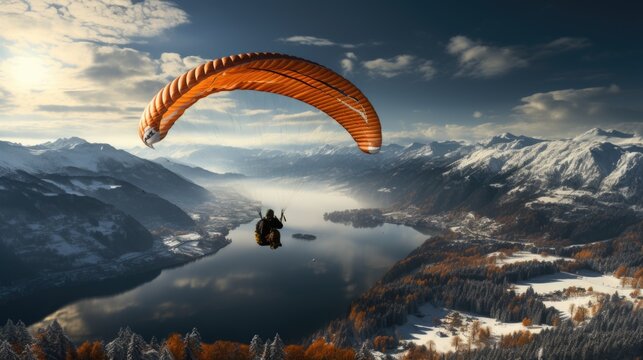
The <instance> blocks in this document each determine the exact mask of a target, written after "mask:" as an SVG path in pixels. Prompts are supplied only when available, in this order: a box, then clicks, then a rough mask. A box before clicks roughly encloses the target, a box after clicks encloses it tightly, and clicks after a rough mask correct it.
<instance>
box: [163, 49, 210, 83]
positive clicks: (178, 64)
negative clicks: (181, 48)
mask: <svg viewBox="0 0 643 360" xmlns="http://www.w3.org/2000/svg"><path fill="white" fill-rule="evenodd" d="M206 61H208V60H206V59H203V58H201V57H198V56H186V57H181V55H179V54H177V53H163V54H161V58H160V64H161V71H162V72H163V75H165V76H168V77H171V78H175V77H177V76H179V75H181V74H183V73H184V72H186V71H188V70H190V69H192V68H193V67H196V66H197V65H200V64H202V63H204V62H206Z"/></svg>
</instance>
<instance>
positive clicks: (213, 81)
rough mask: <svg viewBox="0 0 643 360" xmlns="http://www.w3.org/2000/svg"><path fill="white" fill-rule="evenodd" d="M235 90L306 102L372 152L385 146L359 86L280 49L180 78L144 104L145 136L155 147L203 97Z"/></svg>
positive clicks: (197, 69)
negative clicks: (274, 95) (283, 52)
mask: <svg viewBox="0 0 643 360" xmlns="http://www.w3.org/2000/svg"><path fill="white" fill-rule="evenodd" d="M232 90H255V91H264V92H269V93H274V94H280V95H284V96H288V97H291V98H294V99H297V100H300V101H303V102H305V103H307V104H310V105H312V106H314V107H316V108H317V109H319V110H321V111H323V112H324V113H326V114H328V116H330V117H331V118H333V119H334V120H335V121H337V122H338V123H339V124H340V125H342V126H343V127H344V128H345V129H346V130H347V131H348V133H349V134H350V135H351V136H352V137H353V139H354V140H355V142H356V143H357V146H358V147H359V148H360V150H362V151H364V152H366V153H371V154H372V153H376V152H378V151H379V149H380V147H381V146H382V130H381V126H380V121H379V118H378V116H377V113H376V112H375V109H374V108H373V106H372V105H371V103H370V102H369V101H368V99H367V98H366V97H365V96H364V94H362V92H361V91H360V90H359V89H358V88H357V87H356V86H355V85H353V84H352V83H351V82H350V81H348V80H346V79H345V78H344V77H342V76H341V75H339V74H337V73H335V72H334V71H332V70H330V69H328V68H326V67H323V66H321V65H319V64H316V63H314V62H311V61H308V60H304V59H300V58H297V57H294V56H289V55H283V54H276V53H249V54H240V55H233V56H228V57H224V58H221V59H216V60H213V61H210V62H207V63H205V64H201V65H199V66H197V67H195V68H193V69H191V70H190V71H188V72H186V73H185V74H183V75H181V76H179V77H177V78H176V79H174V80H173V81H172V82H170V83H169V84H167V85H166V86H165V87H164V88H162V89H161V90H160V91H159V92H158V93H157V94H156V96H154V98H153V99H152V101H150V103H149V104H148V105H147V107H146V108H145V111H144V112H143V115H141V120H140V123H139V136H140V137H141V140H143V142H144V143H145V144H146V145H148V146H150V147H151V146H152V145H153V144H154V143H156V142H158V141H161V140H162V139H164V138H165V137H166V136H167V133H168V131H169V130H170V129H171V128H172V125H174V122H176V120H178V119H179V118H180V117H181V115H183V112H185V110H186V109H187V108H189V107H190V106H192V105H193V104H194V103H196V102H197V101H198V100H199V99H201V98H203V97H206V96H208V95H210V94H213V93H216V92H220V91H232Z"/></svg>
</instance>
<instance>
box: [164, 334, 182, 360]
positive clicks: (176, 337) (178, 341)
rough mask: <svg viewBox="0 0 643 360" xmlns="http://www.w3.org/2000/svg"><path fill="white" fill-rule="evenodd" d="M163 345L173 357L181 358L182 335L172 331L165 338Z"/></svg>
mask: <svg viewBox="0 0 643 360" xmlns="http://www.w3.org/2000/svg"><path fill="white" fill-rule="evenodd" d="M165 345H166V346H167V349H168V350H170V353H172V356H173V357H174V358H175V359H183V357H184V354H185V345H184V343H183V337H182V336H181V335H180V334H178V333H173V334H171V335H170V336H168V338H167V340H165Z"/></svg>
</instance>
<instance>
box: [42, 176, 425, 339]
mask: <svg viewBox="0 0 643 360" xmlns="http://www.w3.org/2000/svg"><path fill="white" fill-rule="evenodd" d="M249 186H250V185H246V186H245V187H246V189H248V187H249ZM242 190H245V189H242ZM248 193H249V194H250V195H255V194H257V193H258V191H248ZM256 198H257V199H258V200H260V201H262V202H263V203H264V212H265V209H266V207H268V206H270V207H273V208H274V209H275V212H277V213H278V212H279V209H280V208H281V207H282V206H285V205H284V203H286V202H289V204H286V205H288V208H287V211H286V215H287V218H288V221H287V222H286V223H285V227H284V229H283V230H282V243H283V247H281V248H279V249H277V250H271V249H270V248H268V247H259V246H257V244H256V243H255V241H254V235H253V232H254V222H253V223H250V224H245V225H242V226H241V227H239V228H237V229H235V230H233V231H232V232H231V233H230V235H229V238H230V239H231V240H232V244H230V245H228V246H227V247H225V248H224V249H222V250H221V251H219V252H218V253H217V254H215V255H213V256H209V257H206V258H203V259H200V260H198V261H195V262H193V263H190V264H187V265H185V266H183V267H179V268H175V269H169V270H165V271H163V272H162V273H161V274H160V275H159V276H158V277H156V278H155V279H154V280H152V281H150V282H148V283H145V284H142V285H140V286H138V287H136V288H134V289H132V290H129V291H126V292H124V293H121V294H118V295H113V296H108V297H100V298H89V299H85V300H81V301H77V302H75V303H73V304H71V305H68V306H65V307H64V308H61V309H59V310H58V311H56V312H54V313H53V314H51V315H49V316H48V317H47V319H46V320H45V321H47V320H52V319H53V318H56V319H58V321H59V322H60V323H61V325H62V326H63V327H64V328H65V329H66V330H67V331H68V333H69V335H70V336H71V337H72V338H73V339H74V340H76V341H79V340H85V339H94V338H103V339H111V338H113V337H114V336H115V334H116V332H117V331H118V329H119V327H121V326H130V327H131V328H132V329H133V330H134V331H136V332H138V333H140V334H142V335H143V336H144V337H145V338H146V339H149V338H150V337H151V336H156V337H158V338H163V337H166V336H167V335H168V334H169V333H171V332H180V333H186V332H187V331H189V330H191V329H192V328H193V327H197V328H198V329H199V331H200V332H201V335H202V337H203V339H204V340H205V341H213V340H215V339H226V340H235V341H242V342H249V341H250V339H251V338H252V336H253V335H254V334H259V335H260V336H262V337H263V338H266V337H269V336H274V333H276V332H279V334H280V335H281V336H282V338H284V339H285V340H286V341H287V342H295V341H299V340H301V339H302V338H304V337H306V336H308V335H310V334H311V333H312V332H313V331H315V330H317V329H319V328H320V327H322V326H324V325H325V324H326V323H327V322H329V321H330V320H332V319H334V318H336V317H339V316H343V315H345V314H346V312H347V309H348V306H349V305H350V302H351V300H352V299H354V298H356V297H357V296H358V295H359V294H360V293H362V292H363V291H365V290H366V289H368V288H369V287H370V286H372V285H373V284H374V283H375V282H376V281H377V280H378V279H379V278H380V277H381V276H382V275H383V274H384V273H385V272H386V271H387V270H388V269H389V268H390V267H391V266H392V265H393V264H394V263H395V262H396V261H397V260H399V259H401V258H403V257H404V256H406V255H407V254H408V253H409V252H410V251H411V250H413V249H414V248H416V247H417V246H418V245H419V244H420V243H422V242H423V241H424V240H425V239H426V238H427V235H423V234H421V233H419V232H417V231H416V230H413V229H411V228H408V227H404V226H397V225H390V224H384V225H383V226H380V227H376V228H372V229H355V228H352V227H349V226H344V225H340V224H333V223H330V222H325V221H324V220H323V218H322V215H323V213H324V212H327V211H334V210H344V209H350V208H359V207H363V206H360V204H359V203H358V202H357V201H355V200H353V199H350V198H348V197H346V196H345V195H343V194H340V193H337V192H333V191H331V190H330V189H316V190H315V191H311V190H299V191H297V192H296V194H295V195H294V196H292V191H290V190H284V189H281V188H276V187H275V188H267V187H266V186H265V185H262V186H261V196H256ZM290 198H292V200H289V199H290ZM293 233H308V234H313V235H315V236H317V239H316V240H314V241H304V240H297V239H293V238H292V234H293ZM39 325H40V324H36V325H34V326H39Z"/></svg>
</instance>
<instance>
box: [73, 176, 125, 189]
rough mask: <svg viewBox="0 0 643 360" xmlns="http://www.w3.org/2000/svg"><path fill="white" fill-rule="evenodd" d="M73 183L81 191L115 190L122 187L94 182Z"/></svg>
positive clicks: (75, 180) (77, 181) (74, 180)
mask: <svg viewBox="0 0 643 360" xmlns="http://www.w3.org/2000/svg"><path fill="white" fill-rule="evenodd" d="M71 183H72V184H73V185H74V186H75V187H77V188H80V189H83V190H86V191H97V190H114V189H118V188H120V187H121V185H114V184H105V183H102V182H100V181H96V180H92V181H91V182H90V183H86V182H84V181H80V180H77V179H72V180H71Z"/></svg>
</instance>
